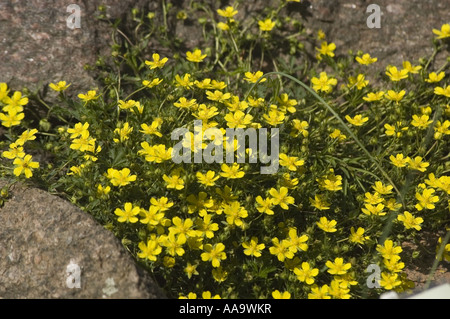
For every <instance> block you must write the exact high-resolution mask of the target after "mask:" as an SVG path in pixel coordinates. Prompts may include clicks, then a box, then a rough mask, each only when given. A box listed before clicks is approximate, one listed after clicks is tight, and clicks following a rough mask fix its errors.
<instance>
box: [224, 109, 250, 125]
mask: <svg viewBox="0 0 450 319" xmlns="http://www.w3.org/2000/svg"><path fill="white" fill-rule="evenodd" d="M252 120H253V116H252V115H250V114H245V113H244V112H242V111H240V110H238V111H236V112H234V113H228V114H227V115H225V121H227V126H228V127H229V128H246V127H247V126H248V125H249V124H250V123H252Z"/></svg>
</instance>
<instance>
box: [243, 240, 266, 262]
mask: <svg viewBox="0 0 450 319" xmlns="http://www.w3.org/2000/svg"><path fill="white" fill-rule="evenodd" d="M242 247H243V248H244V254H245V255H247V256H254V257H261V250H263V249H264V248H265V247H266V245H264V244H258V238H257V237H252V238H251V239H250V241H249V242H243V243H242Z"/></svg>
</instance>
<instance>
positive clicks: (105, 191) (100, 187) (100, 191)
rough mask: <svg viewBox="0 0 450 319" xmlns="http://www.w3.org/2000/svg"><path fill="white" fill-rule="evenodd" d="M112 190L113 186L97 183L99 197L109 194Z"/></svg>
mask: <svg viewBox="0 0 450 319" xmlns="http://www.w3.org/2000/svg"><path fill="white" fill-rule="evenodd" d="M110 191H111V187H109V186H106V187H103V185H101V184H98V185H97V195H98V196H99V197H104V196H107V195H108V194H109V192H110Z"/></svg>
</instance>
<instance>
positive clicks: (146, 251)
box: [137, 239, 162, 261]
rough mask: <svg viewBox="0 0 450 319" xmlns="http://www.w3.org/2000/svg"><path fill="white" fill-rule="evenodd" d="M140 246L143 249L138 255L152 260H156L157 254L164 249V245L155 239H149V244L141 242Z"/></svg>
mask: <svg viewBox="0 0 450 319" xmlns="http://www.w3.org/2000/svg"><path fill="white" fill-rule="evenodd" d="M138 247H139V249H140V250H141V251H140V252H139V253H138V254H137V256H138V257H139V258H144V259H148V260H150V261H156V256H157V255H159V254H160V253H161V251H162V247H161V246H160V245H159V243H158V241H157V240H155V239H149V240H148V241H147V244H145V242H140V243H139V245H138Z"/></svg>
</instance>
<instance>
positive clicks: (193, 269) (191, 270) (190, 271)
mask: <svg viewBox="0 0 450 319" xmlns="http://www.w3.org/2000/svg"><path fill="white" fill-rule="evenodd" d="M197 266H198V265H191V263H187V265H186V267H184V272H185V273H186V276H187V277H188V278H189V279H191V277H192V275H198V274H199V273H198V271H197Z"/></svg>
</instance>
